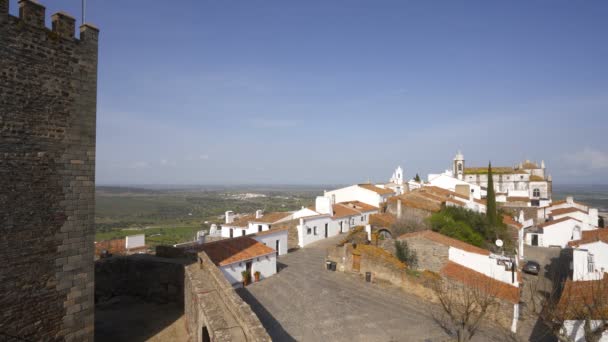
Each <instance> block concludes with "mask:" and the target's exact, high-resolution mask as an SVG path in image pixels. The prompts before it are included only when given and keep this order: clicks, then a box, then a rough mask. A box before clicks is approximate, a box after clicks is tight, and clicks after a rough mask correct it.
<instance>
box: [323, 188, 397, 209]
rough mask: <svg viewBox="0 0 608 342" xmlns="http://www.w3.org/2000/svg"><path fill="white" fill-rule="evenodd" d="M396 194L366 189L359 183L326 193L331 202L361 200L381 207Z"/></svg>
mask: <svg viewBox="0 0 608 342" xmlns="http://www.w3.org/2000/svg"><path fill="white" fill-rule="evenodd" d="M370 185H371V184H370ZM379 189H382V188H379ZM394 195H395V194H394V193H391V194H384V195H381V194H379V193H378V192H376V191H373V190H369V189H365V188H363V187H361V186H359V185H358V184H355V185H351V186H347V187H345V188H341V189H336V190H332V191H326V192H325V194H324V196H325V197H327V198H329V199H330V200H331V203H339V202H351V201H360V202H363V203H366V204H369V205H373V206H374V207H380V206H381V205H382V203H385V202H386V200H387V199H388V198H389V197H391V196H394Z"/></svg>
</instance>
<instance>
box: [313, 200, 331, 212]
mask: <svg viewBox="0 0 608 342" xmlns="http://www.w3.org/2000/svg"><path fill="white" fill-rule="evenodd" d="M315 211H316V212H318V213H319V214H331V213H332V212H333V208H332V203H331V200H330V199H329V198H327V197H323V196H317V198H316V199H315Z"/></svg>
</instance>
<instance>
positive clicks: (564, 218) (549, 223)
mask: <svg viewBox="0 0 608 342" xmlns="http://www.w3.org/2000/svg"><path fill="white" fill-rule="evenodd" d="M568 220H574V221H577V222H581V221H579V220H577V219H575V218H572V217H570V216H566V217H562V218H560V219H557V220H553V221H547V222H545V223H541V224H539V225H538V226H537V227H538V228H546V227H550V226H552V225H554V224H558V223H562V222H565V221H568Z"/></svg>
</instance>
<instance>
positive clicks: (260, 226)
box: [258, 224, 262, 232]
mask: <svg viewBox="0 0 608 342" xmlns="http://www.w3.org/2000/svg"><path fill="white" fill-rule="evenodd" d="M261 231H262V225H261V224H259V225H258V232H261Z"/></svg>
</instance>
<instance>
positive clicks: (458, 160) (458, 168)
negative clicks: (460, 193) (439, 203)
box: [452, 151, 464, 180]
mask: <svg viewBox="0 0 608 342" xmlns="http://www.w3.org/2000/svg"><path fill="white" fill-rule="evenodd" d="M452 172H453V173H454V177H456V178H458V179H460V180H464V156H463V155H462V153H461V152H460V151H458V153H456V157H454V165H453V167H452Z"/></svg>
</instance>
